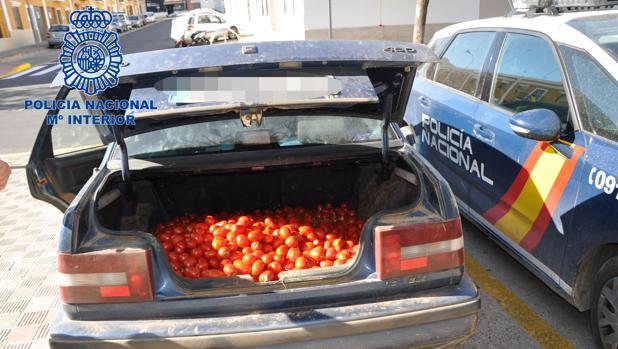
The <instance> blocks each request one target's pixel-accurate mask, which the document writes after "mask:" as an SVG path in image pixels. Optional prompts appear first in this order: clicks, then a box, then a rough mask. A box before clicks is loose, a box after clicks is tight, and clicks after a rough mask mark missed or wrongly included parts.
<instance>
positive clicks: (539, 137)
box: [509, 109, 560, 142]
mask: <svg viewBox="0 0 618 349" xmlns="http://www.w3.org/2000/svg"><path fill="white" fill-rule="evenodd" d="M509 123H510V126H511V130H513V132H515V133H516V134H517V135H519V136H521V137H525V138H529V139H534V140H535V141H541V142H553V141H555V140H557V139H558V138H560V119H559V118H558V115H556V113H554V112H553V111H551V110H549V109H532V110H527V111H523V112H521V113H517V114H515V115H513V116H512V117H511V119H510V121H509Z"/></svg>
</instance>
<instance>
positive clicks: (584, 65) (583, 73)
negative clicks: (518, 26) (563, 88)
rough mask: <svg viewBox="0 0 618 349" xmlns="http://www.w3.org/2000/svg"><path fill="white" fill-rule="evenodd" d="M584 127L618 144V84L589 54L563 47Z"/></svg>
mask: <svg viewBox="0 0 618 349" xmlns="http://www.w3.org/2000/svg"><path fill="white" fill-rule="evenodd" d="M560 51H561V53H562V56H563V57H564V60H565V63H566V65H567V72H568V74H569V78H570V79H571V85H572V88H573V93H574V95H575V103H576V104H577V109H578V110H579V114H580V116H581V119H582V123H583V126H584V128H586V129H588V130H589V131H592V132H594V133H596V134H598V135H599V136H601V137H605V138H607V139H611V140H613V141H618V108H616V101H618V85H617V83H616V81H615V80H613V79H612V78H611V77H610V76H609V75H608V74H607V73H606V72H605V71H604V70H603V69H602V68H601V67H600V66H599V65H598V64H597V63H596V62H595V60H594V59H593V58H592V57H590V56H589V55H588V54H587V53H583V52H580V51H578V50H575V49H572V48H569V47H561V48H560Z"/></svg>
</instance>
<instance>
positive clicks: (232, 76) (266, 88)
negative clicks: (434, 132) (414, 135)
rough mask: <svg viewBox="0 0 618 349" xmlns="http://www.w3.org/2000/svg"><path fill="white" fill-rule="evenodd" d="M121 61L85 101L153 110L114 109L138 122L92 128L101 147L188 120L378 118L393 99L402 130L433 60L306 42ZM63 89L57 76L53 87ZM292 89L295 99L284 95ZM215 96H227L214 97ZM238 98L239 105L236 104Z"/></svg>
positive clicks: (380, 46)
mask: <svg viewBox="0 0 618 349" xmlns="http://www.w3.org/2000/svg"><path fill="white" fill-rule="evenodd" d="M123 60H124V63H123V67H122V68H121V70H120V73H119V80H120V81H119V84H118V86H117V87H115V88H113V89H109V90H107V91H105V92H103V93H101V94H100V95H97V96H94V97H93V98H92V99H94V100H110V99H116V100H117V99H126V100H141V101H146V100H148V101H152V102H153V103H154V105H155V106H156V108H157V109H154V110H153V109H143V107H144V105H141V106H140V105H133V106H129V107H127V108H124V109H121V108H120V107H119V106H117V105H115V106H113V108H111V109H112V110H113V111H114V112H116V113H118V112H121V113H125V115H134V116H135V117H136V120H137V122H136V125H134V126H131V127H123V126H102V127H99V131H100V133H101V136H102V139H103V140H104V141H105V142H107V143H110V142H114V141H118V137H114V136H113V135H114V130H112V128H116V129H117V130H116V133H122V135H123V136H124V137H128V136H131V135H135V134H139V133H143V132H148V131H149V130H150V129H151V128H152V127H155V126H154V125H156V127H161V123H162V122H168V121H169V122H173V120H174V119H177V118H179V117H183V118H186V115H187V113H195V114H196V115H197V114H199V115H200V116H204V115H214V114H221V113H226V112H236V113H241V114H242V113H243V112H244V111H247V110H249V112H250V113H255V112H257V111H261V110H265V109H278V108H281V109H303V108H316V107H335V108H346V109H354V108H364V110H366V109H367V106H368V105H369V106H371V107H370V108H373V109H374V110H375V111H380V103H382V104H383V103H384V101H385V99H386V96H387V95H392V98H393V105H392V115H391V116H390V117H391V121H393V122H397V123H400V124H401V123H402V122H403V115H404V112H405V108H406V104H407V100H408V97H409V94H410V90H411V87H412V82H413V79H414V75H415V72H416V68H417V67H418V65H420V64H421V63H424V62H433V61H436V56H435V55H434V54H433V52H432V51H431V50H430V49H429V48H427V47H426V46H424V45H419V44H412V43H405V42H389V41H343V40H336V41H335V40H333V41H310V40H307V41H280V42H276V41H273V42H260V43H238V44H225V45H211V46H198V47H190V48H183V49H168V50H159V51H150V52H143V53H137V54H130V55H126V56H124V59H123ZM260 80H261V81H260ZM63 82H64V75H63V73H62V72H60V73H59V74H58V75H57V76H56V78H55V79H54V82H53V83H52V85H53V86H61V85H62V84H63ZM217 84H218V85H217ZM213 86H214V87H213ZM252 86H253V88H251V87H252ZM316 86H318V87H321V88H320V89H316V88H315V87H316ZM248 89H249V90H248ZM293 89H296V93H289V92H290V91H291V90H293ZM221 91H225V92H226V93H219V94H217V93H216V92H221ZM286 91H287V92H288V93H285V92H286ZM240 94H244V97H243V98H238V96H239V95H240ZM265 97H266V98H265ZM93 112H95V111H94V110H93ZM95 114H96V113H95ZM383 116H384V115H383V114H382V113H380V112H378V113H376V114H375V117H376V118H382V117H383ZM153 120H156V122H153ZM164 120H168V121H164ZM118 131H121V132H118Z"/></svg>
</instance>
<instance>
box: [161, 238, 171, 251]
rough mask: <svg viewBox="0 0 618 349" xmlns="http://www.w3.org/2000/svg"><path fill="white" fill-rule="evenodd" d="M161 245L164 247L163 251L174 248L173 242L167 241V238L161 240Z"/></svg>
mask: <svg viewBox="0 0 618 349" xmlns="http://www.w3.org/2000/svg"><path fill="white" fill-rule="evenodd" d="M161 246H162V247H163V249H164V250H165V251H171V250H173V249H174V244H172V242H171V241H168V240H166V241H163V242H162V243H161Z"/></svg>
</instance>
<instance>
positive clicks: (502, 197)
mask: <svg viewBox="0 0 618 349" xmlns="http://www.w3.org/2000/svg"><path fill="white" fill-rule="evenodd" d="M492 71H493V77H491V80H492V83H491V88H490V89H488V90H487V91H485V92H486V94H487V95H486V96H483V97H484V99H486V100H487V101H488V102H489V103H488V104H483V105H482V106H481V107H480V108H479V110H478V115H477V122H478V126H475V129H477V128H482V129H484V130H487V132H490V133H491V134H492V140H491V141H489V140H484V136H482V135H480V134H478V135H476V137H477V138H478V139H481V140H484V141H485V142H486V143H487V144H488V145H490V146H491V147H492V148H493V149H494V151H493V152H480V151H479V152H477V156H478V161H480V162H482V163H484V166H485V170H484V173H485V174H486V176H488V177H489V178H491V180H492V181H491V183H488V182H486V181H479V180H476V179H475V178H473V179H472V181H473V183H474V184H475V185H473V186H472V187H471V189H470V200H469V203H468V205H469V206H470V207H471V208H472V209H473V210H474V211H475V212H476V213H477V214H479V215H482V217H483V218H484V219H485V220H486V221H488V222H489V223H490V224H491V225H493V227H494V230H495V231H497V233H498V234H500V235H501V238H503V239H504V241H505V242H506V243H508V244H509V245H510V246H511V247H512V248H514V249H516V250H517V251H518V252H520V253H521V254H523V255H524V256H526V259H527V260H529V261H533V262H534V261H536V260H540V261H541V262H542V264H544V265H545V266H547V267H549V268H550V269H552V270H558V269H559V265H560V262H561V260H562V255H563V252H564V247H565V246H566V239H564V228H563V224H562V220H561V214H560V211H561V209H558V210H557V207H558V206H559V205H561V206H562V207H568V206H569V205H570V204H572V203H573V200H574V197H566V196H568V195H566V196H565V195H563V194H565V188H566V185H567V183H568V182H569V179H570V178H571V176H574V174H573V171H574V168H575V165H576V163H577V160H578V159H579V157H580V156H581V153H582V152H583V148H582V147H579V146H575V145H574V144H573V143H572V142H573V137H574V134H573V130H572V127H571V126H570V125H571V124H570V122H569V102H568V96H567V94H566V92H565V85H564V81H565V79H564V77H563V74H562V69H561V65H560V63H559V60H558V56H557V52H556V51H555V48H554V45H553V43H552V42H551V41H550V40H549V39H547V38H545V37H542V36H540V35H536V34H529V33H523V32H522V33H515V32H511V33H507V34H506V37H505V39H504V43H503V44H502V49H501V52H500V54H499V56H498V57H497V60H496V63H495V70H492ZM539 108H542V109H550V110H552V111H554V112H555V113H556V114H557V115H558V117H559V118H560V120H561V124H562V135H563V137H562V139H561V140H560V141H557V142H554V143H552V144H549V143H545V142H540V141H536V140H532V139H528V138H524V137H521V136H518V135H516V134H515V133H514V132H513V131H512V130H511V128H510V126H509V119H510V117H511V116H512V115H514V114H515V113H518V112H522V111H526V110H532V109H539ZM569 195H570V194H569ZM541 246H544V247H543V248H539V247H541ZM533 252H534V253H533ZM530 253H533V254H534V255H535V258H532V256H530ZM538 264H541V263H538Z"/></svg>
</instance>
